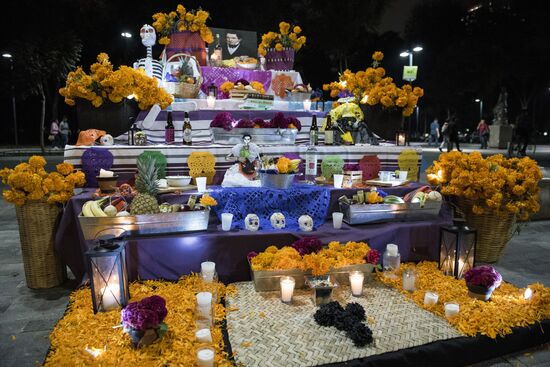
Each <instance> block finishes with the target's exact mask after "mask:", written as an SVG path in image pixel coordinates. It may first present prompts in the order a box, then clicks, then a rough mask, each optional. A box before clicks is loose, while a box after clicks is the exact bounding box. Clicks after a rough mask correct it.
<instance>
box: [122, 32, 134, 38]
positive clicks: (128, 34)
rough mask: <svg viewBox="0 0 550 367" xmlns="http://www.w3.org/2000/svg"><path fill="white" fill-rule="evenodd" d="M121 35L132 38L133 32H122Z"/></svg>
mask: <svg viewBox="0 0 550 367" xmlns="http://www.w3.org/2000/svg"><path fill="white" fill-rule="evenodd" d="M120 35H121V36H122V37H124V38H132V33H129V32H122V33H121V34H120Z"/></svg>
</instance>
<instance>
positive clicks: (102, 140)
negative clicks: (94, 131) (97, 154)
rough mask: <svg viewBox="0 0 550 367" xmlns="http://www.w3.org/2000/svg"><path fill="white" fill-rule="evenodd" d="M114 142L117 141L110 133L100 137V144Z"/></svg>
mask: <svg viewBox="0 0 550 367" xmlns="http://www.w3.org/2000/svg"><path fill="white" fill-rule="evenodd" d="M114 143H115V140H114V139H113V137H112V136H111V135H109V134H107V135H103V136H102V137H101V138H99V144H101V145H113V144H114Z"/></svg>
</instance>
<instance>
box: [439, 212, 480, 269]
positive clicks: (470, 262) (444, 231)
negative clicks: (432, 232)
mask: <svg viewBox="0 0 550 367" xmlns="http://www.w3.org/2000/svg"><path fill="white" fill-rule="evenodd" d="M476 242H477V231H476V230H475V229H472V228H469V227H468V226H467V225H466V223H465V221H464V219H454V220H453V225H452V226H443V227H441V228H440V232H439V269H440V270H442V271H443V273H444V274H445V275H452V276H454V277H455V278H456V279H462V277H463V276H464V273H465V272H466V271H468V270H470V269H472V268H473V267H474V265H475V253H476Z"/></svg>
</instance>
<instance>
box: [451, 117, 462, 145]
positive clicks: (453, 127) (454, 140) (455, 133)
mask: <svg viewBox="0 0 550 367" xmlns="http://www.w3.org/2000/svg"><path fill="white" fill-rule="evenodd" d="M447 130H449V144H448V145H447V152H450V151H451V150H453V146H454V144H456V150H458V151H459V152H462V150H460V143H459V142H458V126H457V121H456V117H453V118H451V121H450V122H449V127H448V128H447Z"/></svg>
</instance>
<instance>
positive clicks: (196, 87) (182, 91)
mask: <svg viewBox="0 0 550 367" xmlns="http://www.w3.org/2000/svg"><path fill="white" fill-rule="evenodd" d="M178 58H180V59H181V58H190V59H192V60H193V61H194V62H195V66H196V70H198V72H199V76H198V77H197V78H196V82H195V84H189V83H178V82H169V81H166V80H165V79H166V72H167V67H168V65H169V63H170V62H173V61H174V60H175V59H178ZM201 84H202V71H201V67H200V66H199V63H198V62H197V59H196V58H195V57H194V56H191V55H188V54H182V53H179V54H174V55H172V56H171V57H170V58H168V60H166V62H165V63H164V67H163V69H162V86H163V87H164V89H166V91H167V92H168V93H170V94H171V95H173V96H174V97H176V98H197V96H198V95H199V91H200V89H201Z"/></svg>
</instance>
